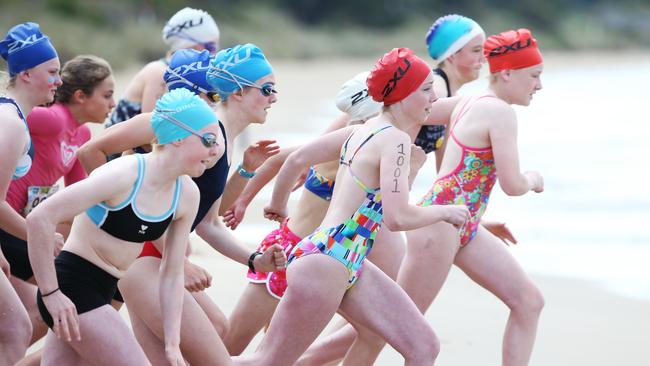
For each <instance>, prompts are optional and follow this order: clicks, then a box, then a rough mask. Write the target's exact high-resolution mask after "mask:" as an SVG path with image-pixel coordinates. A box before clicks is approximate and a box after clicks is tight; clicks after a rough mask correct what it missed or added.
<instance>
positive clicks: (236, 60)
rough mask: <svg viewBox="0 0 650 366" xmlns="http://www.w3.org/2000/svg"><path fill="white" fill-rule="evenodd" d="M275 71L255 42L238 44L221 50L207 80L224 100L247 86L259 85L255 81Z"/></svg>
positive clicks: (211, 64)
mask: <svg viewBox="0 0 650 366" xmlns="http://www.w3.org/2000/svg"><path fill="white" fill-rule="evenodd" d="M271 73H273V68H272V67H271V64H270V63H269V62H268V60H267V59H266V57H265V56H264V53H263V52H262V50H261V49H260V48H259V47H257V46H256V45H254V44H251V43H247V44H244V45H236V46H235V47H232V48H227V49H223V50H221V51H219V53H217V55H216V56H215V58H214V59H213V60H212V62H211V63H210V69H209V70H208V73H207V75H206V80H207V82H208V84H210V86H211V87H212V89H213V90H215V91H217V92H218V93H219V96H220V97H221V99H222V100H227V99H228V96H229V95H230V94H232V93H234V92H235V91H237V90H241V89H243V88H244V87H245V86H252V87H255V86H257V87H259V85H256V84H255V81H257V80H259V79H261V78H263V77H265V76H266V75H269V74H271Z"/></svg>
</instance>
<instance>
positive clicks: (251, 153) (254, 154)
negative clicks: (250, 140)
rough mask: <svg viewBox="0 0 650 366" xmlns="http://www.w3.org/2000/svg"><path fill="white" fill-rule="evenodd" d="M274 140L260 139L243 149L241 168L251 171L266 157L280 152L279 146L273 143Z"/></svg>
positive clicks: (262, 162)
mask: <svg viewBox="0 0 650 366" xmlns="http://www.w3.org/2000/svg"><path fill="white" fill-rule="evenodd" d="M275 142H276V141H275V140H260V141H257V142H256V143H254V144H252V145H250V146H249V147H247V148H246V150H244V161H243V162H242V168H244V169H245V170H246V171H249V172H253V171H255V170H256V169H257V168H259V167H260V166H261V165H262V164H264V162H265V161H266V159H268V158H270V157H271V156H273V155H275V154H277V153H279V152H280V146H278V145H275Z"/></svg>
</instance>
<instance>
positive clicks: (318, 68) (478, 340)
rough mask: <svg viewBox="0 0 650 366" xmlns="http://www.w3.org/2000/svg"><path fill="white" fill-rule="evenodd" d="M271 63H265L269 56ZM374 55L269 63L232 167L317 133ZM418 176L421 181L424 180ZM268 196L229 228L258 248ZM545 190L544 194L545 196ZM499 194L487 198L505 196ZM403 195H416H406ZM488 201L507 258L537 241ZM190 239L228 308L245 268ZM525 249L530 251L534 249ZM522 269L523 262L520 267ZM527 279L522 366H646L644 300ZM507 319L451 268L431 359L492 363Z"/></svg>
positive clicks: (549, 277) (554, 65) (602, 60)
mask: <svg viewBox="0 0 650 366" xmlns="http://www.w3.org/2000/svg"><path fill="white" fill-rule="evenodd" d="M632 57H633V59H634V62H637V63H638V62H642V61H643V60H645V61H648V60H650V56H649V55H648V54H639V55H634V56H632ZM547 60H548V62H547V64H548V67H547V71H546V72H547V73H548V74H551V73H552V72H553V71H552V69H562V70H564V71H566V70H573V69H581V68H582V66H581V65H582V63H583V62H587V61H591V63H590V64H589V65H590V67H592V68H594V69H600V68H602V67H603V66H607V65H610V64H614V63H617V62H619V61H617V60H615V59H614V58H609V59H608V58H607V57H602V55H598V56H595V55H577V56H575V57H574V56H571V55H549V56H547ZM639 60H641V61H639ZM271 61H272V62H273V60H272V59H271ZM373 61H374V60H373V59H368V60H320V61H314V62H298V61H291V62H289V61H281V62H274V68H275V73H276V78H277V89H278V91H279V93H280V94H279V96H280V100H279V102H278V103H277V104H276V105H274V106H273V108H272V109H271V110H270V112H269V116H268V120H267V123H266V124H265V125H262V126H252V127H251V128H250V129H249V131H247V132H246V133H245V134H244V136H243V137H242V139H241V141H240V143H238V149H237V152H236V154H235V157H234V158H233V164H234V165H236V164H237V163H238V161H239V160H240V157H239V156H240V151H241V146H244V145H245V144H246V143H247V142H252V141H254V140H255V139H258V138H275V139H277V140H278V142H279V143H280V144H281V145H282V146H288V145H291V144H295V143H300V142H301V141H304V139H306V138H307V139H308V138H310V137H312V136H315V135H316V134H318V133H319V131H322V130H324V129H325V127H326V126H327V124H328V123H329V121H330V120H331V119H332V118H333V117H335V116H336V115H337V110H336V108H335V107H334V103H333V101H332V99H333V96H334V95H335V94H336V92H337V91H338V88H339V87H340V85H341V83H343V82H344V81H345V80H347V79H348V78H350V77H351V76H353V75H354V74H355V73H357V72H360V71H363V70H364V69H367V68H369V67H370V65H372V62H373ZM126 75H128V73H122V74H121V75H119V78H118V88H123V87H124V86H125V83H126V82H128V77H127V76H126ZM545 86H546V87H547V90H544V93H551V94H552V93H554V91H553V90H552V89H551V87H548V85H545ZM118 95H119V93H118ZM595 103H598V101H595ZM540 104H541V103H540ZM535 108H539V106H536V105H535V102H533V105H532V106H531V108H530V109H535ZM95 131H96V132H97V133H100V131H101V129H99V128H96V129H95ZM522 135H523V137H522V140H523V144H526V143H527V142H528V141H526V140H525V136H526V133H525V131H524V133H523V134H522ZM522 154H523V153H522ZM547 174H548V173H547ZM423 179H425V180H427V178H426V177H425V178H423ZM428 181H429V182H430V178H428ZM497 189H498V188H497ZM269 192H270V191H269V190H268V188H267V189H265V190H263V191H262V194H260V196H258V198H257V199H256V201H255V202H254V203H253V204H252V205H251V206H250V207H249V211H248V213H247V216H246V219H245V221H244V222H243V224H242V225H241V226H240V227H239V228H238V229H237V231H236V233H235V234H236V235H237V236H238V237H240V238H242V240H244V242H245V244H246V245H248V246H250V247H251V248H253V247H255V246H256V245H257V243H258V241H259V240H261V238H262V235H263V234H265V233H266V232H268V231H270V230H272V229H274V228H275V225H274V224H273V223H271V222H268V221H265V220H264V219H263V218H262V217H261V208H262V207H263V206H264V203H265V200H266V199H268V194H269ZM551 194H552V192H547V193H545V195H551ZM502 196H503V195H500V196H498V197H497V198H495V200H499V201H501V200H503V199H506V200H510V198H505V197H502ZM545 197H546V196H545ZM411 198H412V200H415V199H417V197H416V196H415V195H414V194H412V196H411ZM541 199H545V198H541ZM513 200H515V199H514V198H513ZM531 200H533V199H531V198H528V196H524V197H523V198H516V201H515V202H519V203H521V202H524V203H525V202H530V201H531ZM535 200H537V198H535ZM535 202H536V201H535ZM515 204H516V203H515ZM495 207H498V209H497V210H498V211H499V212H497V213H495V214H503V215H499V216H500V218H501V219H504V220H506V221H508V220H510V221H508V223H509V224H512V226H513V227H512V228H513V230H514V231H515V232H516V233H517V235H518V237H519V239H520V241H521V242H522V244H520V245H519V246H518V247H514V248H513V253H514V254H515V256H518V255H519V254H518V252H519V251H522V252H524V251H525V250H526V249H525V248H526V245H528V244H526V243H538V242H539V240H537V241H536V239H538V238H537V237H536V235H537V234H536V232H535V231H534V230H532V229H530V227H529V226H527V225H524V224H523V223H522V224H519V223H520V222H521V220H522V219H521V218H519V217H514V216H515V215H516V214H517V211H516V210H514V211H513V210H511V209H509V208H508V206H503V205H496V206H495ZM493 208H494V207H493ZM557 209H558V210H559V208H557ZM513 212H514V214H513ZM553 214H554V212H553V211H551V212H548V211H542V212H540V213H538V214H536V213H535V212H532V213H530V212H526V215H528V216H529V217H530V219H531V220H537V221H542V222H543V220H546V219H549V220H550V219H552V216H553ZM646 217H647V216H646ZM548 236H549V238H547V239H548V240H549V241H552V240H553V239H554V237H553V235H552V234H549V235H548ZM192 238H193V240H192V241H193V243H194V253H193V255H192V260H193V261H195V262H196V263H197V264H199V265H201V266H204V267H205V268H207V269H208V270H209V271H210V272H211V273H212V275H213V277H214V279H213V286H212V287H211V288H210V289H208V290H207V291H208V293H209V294H210V295H211V297H212V298H213V299H214V300H215V302H216V303H217V304H218V305H219V306H220V307H221V309H222V310H223V311H224V313H225V314H229V313H230V312H231V311H232V309H233V307H234V305H235V303H236V301H237V299H238V297H239V295H240V293H241V292H242V290H243V289H244V286H245V284H246V280H245V277H244V275H245V267H244V266H242V265H241V264H238V263H235V262H233V261H231V260H229V259H227V258H225V257H223V256H222V255H220V254H218V253H216V252H214V251H213V250H212V249H211V248H210V247H209V246H208V245H207V244H205V243H203V242H202V240H201V239H199V238H198V237H197V236H195V235H193V236H192ZM530 245H531V246H532V247H533V248H535V245H533V244H530ZM531 246H529V247H528V248H530V247H531ZM585 255H588V253H585ZM578 258H579V257H578ZM576 263H577V264H578V262H576ZM551 264H552V263H549V265H548V266H551ZM603 265H604V267H602V268H603V269H602V270H603V271H605V272H606V271H607V269H606V268H607V267H605V266H606V263H604V264H603ZM548 266H547V267H548ZM524 267H525V268H526V263H524ZM532 277H533V279H534V280H535V282H536V283H537V284H538V285H539V287H540V288H541V289H542V292H543V294H544V296H545V299H546V307H545V309H544V312H543V315H542V318H541V321H540V325H539V332H538V337H537V343H536V346H535V350H534V353H533V356H532V360H531V363H530V364H531V365H536V366H547V365H554V366H563V365H567V366H568V365H572V366H573V365H589V366H594V365H603V366H605V365H626V366H644V365H650V349H649V348H647V343H648V331H649V330H650V311H649V309H650V301H649V300H647V298H645V299H644V298H643V297H639V298H637V299H634V298H631V297H623V296H620V295H618V294H616V293H614V292H612V291H608V290H606V289H605V288H604V287H603V286H601V285H600V284H599V283H597V282H596V281H590V280H588V279H582V278H579V277H563V276H562V275H554V274H552V273H540V272H535V273H532ZM507 316H508V311H507V309H506V307H505V306H504V305H503V304H502V303H501V302H500V301H499V300H498V299H496V298H495V297H493V296H492V295H491V294H489V293H488V292H486V291H485V290H483V289H482V288H480V287H478V286H477V285H476V284H474V283H473V282H471V281H470V280H469V279H467V277H466V276H465V275H464V274H463V273H462V272H460V271H458V270H457V269H454V270H452V273H451V275H450V276H449V279H448V281H447V283H446V284H445V286H444V288H443V290H442V292H441V293H440V295H439V297H438V298H437V299H436V301H435V302H434V304H433V306H432V307H431V309H430V310H429V311H428V312H427V314H426V317H427V319H428V320H429V321H430V322H431V324H432V325H433V327H434V329H435V331H436V333H437V334H438V336H439V338H440V339H441V341H442V351H441V353H440V356H439V358H438V362H437V365H443V366H447V365H461V366H466V365H472V366H473V365H499V364H500V363H501V361H500V358H501V356H500V353H501V337H502V333H503V328H504V326H505V323H506V319H507ZM231 326H235V325H231ZM260 338H261V337H260V336H259V335H258V337H257V338H256V339H255V341H254V342H253V344H252V345H251V346H250V347H249V348H248V350H247V352H252V351H253V350H254V348H255V345H256V344H257V343H258V342H259V339H260ZM402 362H403V361H402V358H401V357H400V355H399V354H398V353H396V352H395V351H394V350H392V349H390V348H389V347H387V348H386V349H385V350H384V351H383V352H382V354H381V356H380V359H379V360H378V362H377V363H376V364H377V365H381V366H388V365H399V364H402Z"/></svg>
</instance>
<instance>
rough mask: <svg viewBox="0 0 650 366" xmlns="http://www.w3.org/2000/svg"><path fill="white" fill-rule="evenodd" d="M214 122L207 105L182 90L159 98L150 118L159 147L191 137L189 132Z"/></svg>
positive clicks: (215, 119)
mask: <svg viewBox="0 0 650 366" xmlns="http://www.w3.org/2000/svg"><path fill="white" fill-rule="evenodd" d="M170 119H171V120H170ZM173 121H176V122H173ZM216 122H217V116H216V115H215V114H214V112H213V111H212V109H211V108H210V106H208V103H206V102H205V101H204V100H203V99H201V98H199V97H198V96H197V95H196V94H194V93H192V92H191V91H189V90H187V89H183V88H178V89H174V90H172V91H170V92H168V93H165V94H164V95H163V96H162V97H160V99H158V101H157V102H156V107H155V109H154V110H153V115H152V116H151V128H152V129H153V132H154V133H155V135H156V139H157V140H158V143H159V144H161V145H164V144H168V143H170V142H172V141H176V140H181V139H184V138H186V137H188V136H190V135H192V132H191V131H190V130H192V131H193V132H195V133H196V132H198V131H199V130H200V129H202V128H204V127H205V126H207V125H209V124H212V123H216Z"/></svg>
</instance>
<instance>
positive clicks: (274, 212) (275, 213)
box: [264, 202, 287, 223]
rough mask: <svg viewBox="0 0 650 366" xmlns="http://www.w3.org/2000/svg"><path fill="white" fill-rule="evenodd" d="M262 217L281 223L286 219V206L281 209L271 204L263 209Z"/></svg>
mask: <svg viewBox="0 0 650 366" xmlns="http://www.w3.org/2000/svg"><path fill="white" fill-rule="evenodd" d="M264 217H266V218H267V219H269V220H271V221H277V222H280V223H282V222H283V221H284V219H286V218H287V208H286V206H285V207H283V208H278V207H274V205H273V202H271V203H270V204H269V205H268V206H266V207H264Z"/></svg>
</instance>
